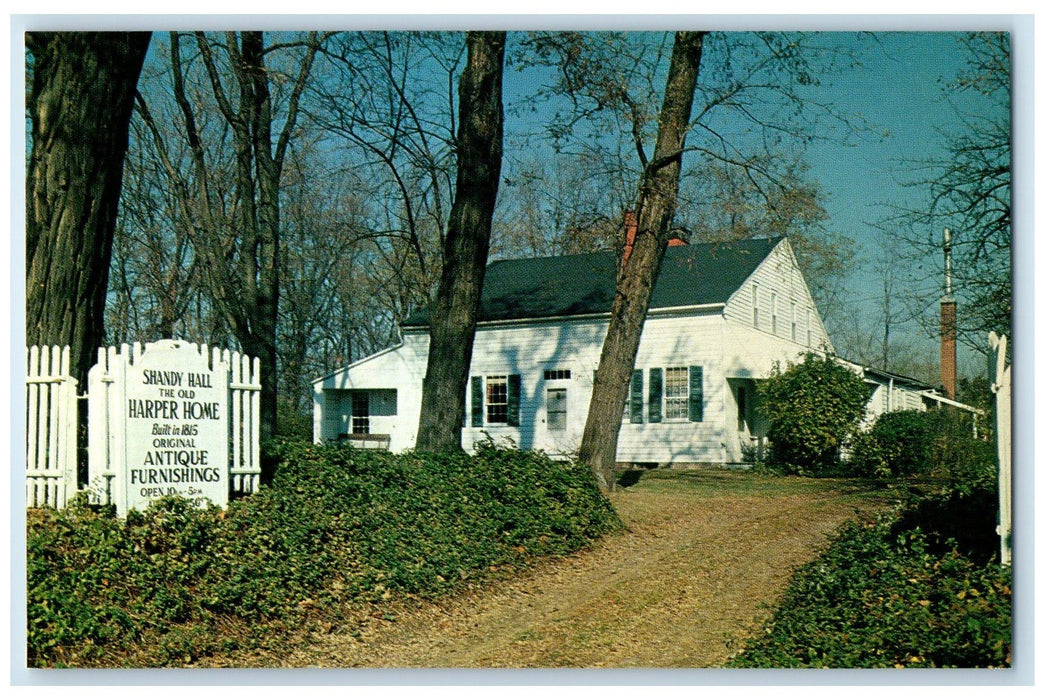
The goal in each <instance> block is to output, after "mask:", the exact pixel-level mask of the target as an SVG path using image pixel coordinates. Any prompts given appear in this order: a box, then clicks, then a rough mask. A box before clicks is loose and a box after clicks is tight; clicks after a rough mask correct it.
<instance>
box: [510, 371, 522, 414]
mask: <svg viewBox="0 0 1045 700" xmlns="http://www.w3.org/2000/svg"><path fill="white" fill-rule="evenodd" d="M521 393H522V376H521V375H518V374H509V375H508V425H514V426H518V425H519V394H521Z"/></svg>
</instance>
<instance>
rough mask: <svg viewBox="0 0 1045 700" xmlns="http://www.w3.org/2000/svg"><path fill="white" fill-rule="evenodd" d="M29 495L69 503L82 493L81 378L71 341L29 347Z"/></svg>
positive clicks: (33, 501)
mask: <svg viewBox="0 0 1045 700" xmlns="http://www.w3.org/2000/svg"><path fill="white" fill-rule="evenodd" d="M26 361H27V362H26V375H25V407H26V442H25V476H26V481H25V499H26V504H27V505H28V506H29V507H32V508H36V507H41V506H51V507H52V508H64V507H65V505H66V503H68V501H69V499H70V498H72V497H73V495H74V494H75V493H76V448H77V439H76V430H77V415H78V414H77V410H76V380H75V379H74V378H73V377H72V376H70V374H69V347H68V346H66V347H64V348H59V347H57V346H55V347H43V348H40V347H36V346H33V347H31V348H28V349H27V350H26Z"/></svg>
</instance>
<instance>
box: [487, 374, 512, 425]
mask: <svg viewBox="0 0 1045 700" xmlns="http://www.w3.org/2000/svg"><path fill="white" fill-rule="evenodd" d="M486 422H487V423H507V422H508V377H505V376H500V377H487V378H486Z"/></svg>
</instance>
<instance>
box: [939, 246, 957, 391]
mask: <svg viewBox="0 0 1045 700" xmlns="http://www.w3.org/2000/svg"><path fill="white" fill-rule="evenodd" d="M943 260H944V286H943V290H944V291H943V299H941V300H940V383H941V384H943V393H944V395H945V396H946V397H947V398H949V399H951V400H954V398H955V396H956V395H957V393H958V302H956V301H955V300H954V297H953V296H951V231H950V229H946V228H945V229H944V230H943Z"/></svg>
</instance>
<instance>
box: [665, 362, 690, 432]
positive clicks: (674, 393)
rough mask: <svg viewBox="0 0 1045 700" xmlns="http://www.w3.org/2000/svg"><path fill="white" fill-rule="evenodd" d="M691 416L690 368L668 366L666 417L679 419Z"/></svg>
mask: <svg viewBox="0 0 1045 700" xmlns="http://www.w3.org/2000/svg"><path fill="white" fill-rule="evenodd" d="M688 417H689V370H688V368H686V367H668V368H667V369H665V370H664V418H666V419H667V420H679V419H685V418H688Z"/></svg>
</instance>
